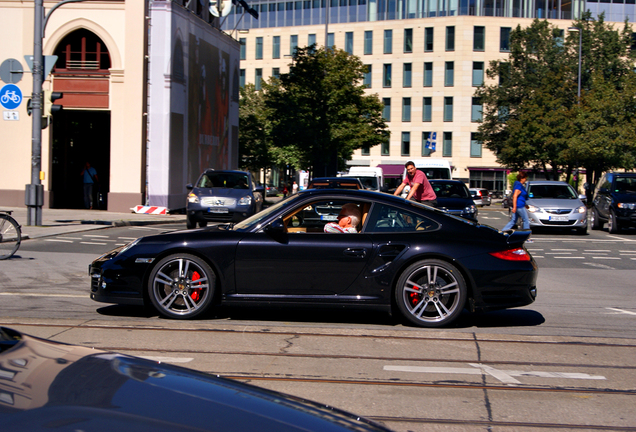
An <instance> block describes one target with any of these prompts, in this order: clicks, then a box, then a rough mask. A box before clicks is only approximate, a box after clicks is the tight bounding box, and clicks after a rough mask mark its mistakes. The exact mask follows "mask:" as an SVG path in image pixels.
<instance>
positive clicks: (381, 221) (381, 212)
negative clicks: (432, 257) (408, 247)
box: [365, 204, 439, 233]
mask: <svg viewBox="0 0 636 432" xmlns="http://www.w3.org/2000/svg"><path fill="white" fill-rule="evenodd" d="M368 219H369V221H368V222H367V226H366V228H365V229H366V231H367V232H371V233H391V232H404V233H408V232H422V231H435V230H438V229H439V223H437V222H435V221H433V220H431V219H427V218H425V217H422V216H420V215H418V214H416V213H411V212H410V211H407V210H403V209H401V208H397V207H393V206H389V205H386V204H376V205H374V206H373V210H372V211H371V214H370V215H369V217H368Z"/></svg>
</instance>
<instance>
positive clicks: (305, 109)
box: [239, 46, 389, 176]
mask: <svg viewBox="0 0 636 432" xmlns="http://www.w3.org/2000/svg"><path fill="white" fill-rule="evenodd" d="M365 68H366V66H365V65H363V64H362V62H361V61H360V59H359V58H358V57H355V56H352V55H349V54H347V53H346V52H345V51H342V50H338V49H324V48H321V49H316V48H315V46H312V47H307V48H298V49H297V50H296V52H295V54H294V57H293V62H292V64H291V65H290V71H289V73H287V74H282V75H281V76H280V79H271V80H270V81H269V82H268V83H264V84H263V89H262V90H261V91H260V92H258V93H260V94H259V96H258V97H255V96H252V95H249V94H248V92H247V91H244V92H242V93H241V97H242V102H241V106H242V107H243V108H244V112H246V113H249V112H259V113H262V114H263V115H262V116H261V115H259V116H255V117H252V118H250V117H246V118H247V119H253V120H255V121H254V122H253V123H245V124H243V123H242V121H243V117H241V123H240V124H239V133H240V137H239V140H240V141H241V142H244V141H245V142H244V143H243V144H242V145H243V148H245V149H248V150H251V149H255V148H260V143H266V144H267V146H268V155H269V156H268V157H269V158H270V160H271V161H273V162H274V163H276V164H279V165H290V166H293V167H294V168H296V169H307V168H309V169H311V170H312V171H313V172H314V174H315V175H321V176H322V175H335V174H336V171H337V170H338V169H341V168H343V165H344V161H345V160H347V159H350V158H351V155H352V154H353V151H354V150H356V149H359V148H362V147H372V146H375V145H378V144H381V143H383V142H386V141H388V137H389V134H388V131H387V125H386V123H385V121H384V120H383V118H382V108H383V107H382V104H381V102H380V100H379V99H378V97H377V95H366V94H365V92H364V86H363V85H362V78H363V74H364V72H365ZM256 120H258V122H260V126H258V127H257V126H256V123H258V122H257V121H256ZM245 126H247V127H246V128H245V129H244V127H245ZM255 130H259V131H261V130H262V131H263V132H264V133H265V136H264V137H263V139H261V136H260V135H259V134H258V133H254V132H253V131H255ZM248 141H249V143H248Z"/></svg>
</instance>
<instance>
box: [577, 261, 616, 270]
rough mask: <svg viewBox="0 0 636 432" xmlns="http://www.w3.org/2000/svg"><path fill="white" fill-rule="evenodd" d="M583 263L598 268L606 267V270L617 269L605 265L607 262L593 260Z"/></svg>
mask: <svg viewBox="0 0 636 432" xmlns="http://www.w3.org/2000/svg"><path fill="white" fill-rule="evenodd" d="M582 264H585V265H589V266H592V267H596V268H602V269H606V270H616V269H615V268H614V267H610V266H608V265H605V264H599V263H591V262H584V263H582Z"/></svg>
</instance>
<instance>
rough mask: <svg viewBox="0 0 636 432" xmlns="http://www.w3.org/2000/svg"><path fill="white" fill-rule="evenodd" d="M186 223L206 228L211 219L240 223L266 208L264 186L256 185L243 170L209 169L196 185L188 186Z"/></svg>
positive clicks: (188, 225)
mask: <svg viewBox="0 0 636 432" xmlns="http://www.w3.org/2000/svg"><path fill="white" fill-rule="evenodd" d="M186 187H187V188H188V190H190V193H189V194H188V198H187V200H186V212H187V219H186V225H187V227H188V228H189V229H190V228H196V224H197V223H198V224H199V226H200V227H204V226H206V225H207V224H208V222H239V221H241V220H243V219H245V218H246V217H248V216H251V215H253V214H254V213H258V212H259V211H261V210H262V208H263V197H264V195H265V188H264V187H263V186H256V184H255V183H254V179H253V178H252V174H251V173H249V172H244V171H215V170H207V171H206V172H204V173H203V174H201V177H199V180H197V182H196V184H195V185H194V186H193V185H191V184H189V185H187V186H186Z"/></svg>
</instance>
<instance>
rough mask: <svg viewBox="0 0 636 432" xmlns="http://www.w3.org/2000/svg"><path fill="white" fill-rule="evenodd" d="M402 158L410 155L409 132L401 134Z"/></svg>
mask: <svg viewBox="0 0 636 432" xmlns="http://www.w3.org/2000/svg"><path fill="white" fill-rule="evenodd" d="M401 151H402V156H410V155H411V132H402V150H401Z"/></svg>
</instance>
